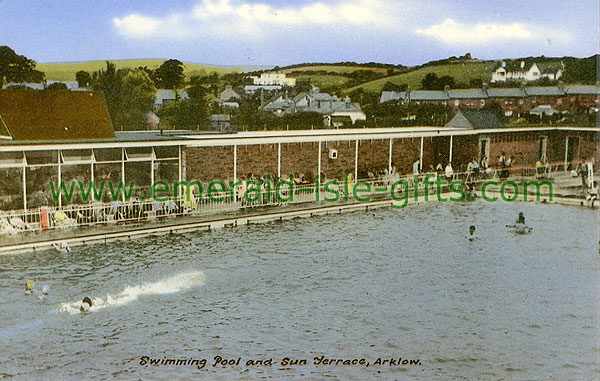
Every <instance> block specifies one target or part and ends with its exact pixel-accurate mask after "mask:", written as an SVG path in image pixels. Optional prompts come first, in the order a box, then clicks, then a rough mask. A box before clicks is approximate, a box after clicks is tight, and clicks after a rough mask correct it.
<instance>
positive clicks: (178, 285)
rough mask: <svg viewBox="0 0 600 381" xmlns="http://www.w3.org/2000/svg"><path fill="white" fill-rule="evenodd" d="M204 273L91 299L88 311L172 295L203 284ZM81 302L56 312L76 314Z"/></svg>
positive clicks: (129, 288) (190, 273)
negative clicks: (151, 297)
mask: <svg viewBox="0 0 600 381" xmlns="http://www.w3.org/2000/svg"><path fill="white" fill-rule="evenodd" d="M204 279H205V276H204V273H203V272H202V271H190V272H184V273H181V274H177V275H173V276H171V277H168V278H167V279H164V280H159V281H158V282H154V283H148V284H141V285H137V286H127V287H125V289H124V290H123V291H121V292H120V293H118V294H117V295H115V296H112V295H106V298H104V299H103V298H100V297H96V298H92V308H90V311H97V310H100V309H102V308H105V307H118V306H122V305H125V304H129V303H131V302H133V301H134V300H137V298H139V297H140V296H148V295H163V294H172V293H174V292H179V291H184V290H188V289H190V288H193V287H198V286H201V285H203V284H204ZM82 304H83V303H82V301H81V300H78V301H75V302H67V303H61V304H60V306H59V308H58V310H59V311H60V312H66V313H68V314H71V315H73V314H78V313H79V312H80V307H81V305H82Z"/></svg>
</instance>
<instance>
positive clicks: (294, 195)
mask: <svg viewBox="0 0 600 381" xmlns="http://www.w3.org/2000/svg"><path fill="white" fill-rule="evenodd" d="M511 171H512V173H513V175H515V174H518V177H520V178H524V177H532V176H534V175H536V169H535V168H514V169H512V170H511ZM428 175H431V174H422V175H420V176H419V181H418V182H417V181H416V180H415V177H414V176H399V175H385V176H377V177H375V178H370V179H366V180H361V182H363V183H366V184H369V185H368V188H370V189H371V191H370V192H369V191H366V190H365V188H367V187H366V186H365V187H362V188H363V189H362V190H361V197H362V198H367V197H370V198H372V197H373V196H376V198H378V199H386V198H387V199H391V194H390V188H391V187H390V186H391V184H393V183H394V182H395V181H401V180H404V181H406V183H407V186H408V187H407V188H406V189H404V188H403V187H398V188H396V189H395V192H396V194H397V195H402V192H404V191H407V192H411V194H414V191H415V189H414V186H415V184H418V185H417V186H418V187H419V189H418V191H417V194H419V195H422V194H423V192H424V188H425V187H424V182H423V181H422V180H423V179H424V178H425V176H428ZM502 176H503V174H502V171H496V170H488V171H486V172H479V173H474V172H461V173H453V174H452V176H451V178H449V177H446V176H445V175H444V174H440V177H442V178H443V179H444V180H446V181H463V182H465V183H478V182H482V181H487V180H494V179H500V178H501V177H502ZM430 184H431V182H430ZM346 188H348V189H346ZM428 189H429V192H430V193H434V192H436V189H435V188H434V187H433V186H430V187H429V188H428ZM382 190H383V191H382ZM318 191H319V192H320V195H324V194H325V193H326V192H329V193H331V191H337V192H339V195H340V197H339V198H340V199H341V200H348V201H354V197H353V194H352V184H349V185H348V187H345V186H344V183H343V182H339V183H338V185H337V186H330V187H329V188H328V189H325V184H324V183H323V184H320V186H319V189H318ZM316 192H317V186H316V184H296V185H294V186H293V191H291V190H290V189H289V187H286V186H285V184H284V186H283V187H281V189H279V190H277V189H271V190H270V191H267V189H265V187H264V186H263V187H262V188H261V189H260V193H257V197H253V198H252V199H251V198H250V197H247V199H245V198H244V197H240V194H238V193H236V192H233V191H229V192H219V193H211V197H208V195H206V194H204V195H203V197H198V196H197V195H196V194H194V193H193V192H192V193H191V197H189V199H185V198H184V197H183V196H182V197H181V199H178V200H173V199H170V200H168V201H164V202H158V201H155V200H146V201H139V200H133V201H129V202H123V201H114V202H108V203H106V202H99V201H94V202H91V203H88V204H71V205H67V206H64V207H63V208H58V207H51V206H48V207H40V208H36V209H27V210H14V211H9V212H3V211H0V234H15V233H20V232H39V231H43V230H53V229H64V228H73V227H77V226H91V225H97V224H118V223H119V224H120V223H133V222H144V221H156V220H162V219H170V218H175V217H178V216H203V215H210V214H213V213H229V212H235V211H240V210H244V209H248V208H256V207H265V206H283V205H291V204H301V203H309V202H313V203H314V202H316V201H317V197H316V194H315V193H316ZM184 196H185V195H184ZM248 199H251V200H248ZM320 200H321V201H322V200H323V196H321V197H320Z"/></svg>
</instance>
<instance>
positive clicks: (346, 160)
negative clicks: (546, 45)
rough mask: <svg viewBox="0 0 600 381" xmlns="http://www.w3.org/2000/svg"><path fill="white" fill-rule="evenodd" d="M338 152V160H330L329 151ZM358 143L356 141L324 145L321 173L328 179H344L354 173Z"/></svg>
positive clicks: (322, 148)
mask: <svg viewBox="0 0 600 381" xmlns="http://www.w3.org/2000/svg"><path fill="white" fill-rule="evenodd" d="M330 149H336V150H337V156H338V157H337V159H330V158H329V150H330ZM355 149H356V142H355V141H354V140H348V141H340V142H327V143H322V147H321V172H323V173H324V174H325V178H327V179H343V178H344V175H345V174H346V173H348V172H350V173H354V155H355Z"/></svg>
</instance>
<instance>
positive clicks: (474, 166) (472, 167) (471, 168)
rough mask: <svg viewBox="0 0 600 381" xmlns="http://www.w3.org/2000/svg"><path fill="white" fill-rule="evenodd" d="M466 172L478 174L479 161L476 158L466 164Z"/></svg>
mask: <svg viewBox="0 0 600 381" xmlns="http://www.w3.org/2000/svg"><path fill="white" fill-rule="evenodd" d="M467 172H469V173H471V174H473V175H475V176H477V175H478V174H479V163H478V162H477V159H476V158H473V160H472V161H470V162H469V164H468V165H467Z"/></svg>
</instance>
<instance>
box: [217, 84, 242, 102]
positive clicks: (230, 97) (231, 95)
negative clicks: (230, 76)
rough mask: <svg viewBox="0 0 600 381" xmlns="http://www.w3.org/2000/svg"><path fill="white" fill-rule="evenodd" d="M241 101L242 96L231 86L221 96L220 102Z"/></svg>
mask: <svg viewBox="0 0 600 381" xmlns="http://www.w3.org/2000/svg"><path fill="white" fill-rule="evenodd" d="M240 99H241V96H240V95H239V94H238V93H237V92H236V91H235V90H234V89H233V88H232V87H231V86H227V88H226V89H225V90H223V91H222V92H221V94H220V95H219V102H230V101H235V100H240Z"/></svg>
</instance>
